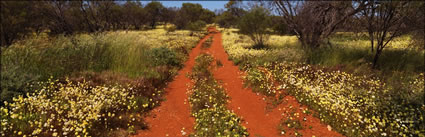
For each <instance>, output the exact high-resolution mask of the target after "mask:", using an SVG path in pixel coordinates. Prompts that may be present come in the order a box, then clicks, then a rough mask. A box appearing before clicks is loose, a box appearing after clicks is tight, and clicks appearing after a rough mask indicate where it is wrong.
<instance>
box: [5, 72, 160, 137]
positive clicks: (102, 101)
mask: <svg viewBox="0 0 425 137" xmlns="http://www.w3.org/2000/svg"><path fill="white" fill-rule="evenodd" d="M44 85H46V86H44V87H43V88H42V89H40V90H39V91H37V92H35V93H32V94H27V98H23V97H22V96H19V97H18V98H14V99H13V100H14V102H13V103H7V102H5V104H6V105H5V106H4V107H1V108H0V109H1V112H0V113H1V125H2V129H1V130H0V135H2V136H6V135H7V136H99V135H101V134H102V133H105V131H104V130H106V131H111V130H115V129H116V128H124V129H134V128H135V126H136V127H139V128H140V126H143V125H140V124H141V123H142V122H141V121H140V120H141V115H140V112H143V109H145V108H147V107H149V106H150V105H154V104H153V103H152V104H151V102H149V99H145V100H140V99H138V98H140V97H137V96H135V93H134V92H133V91H132V88H124V87H122V86H114V87H107V86H96V87H91V86H88V85H87V83H85V82H83V83H72V82H70V81H67V82H66V83H60V82H58V81H51V80H49V82H48V83H44Z"/></svg>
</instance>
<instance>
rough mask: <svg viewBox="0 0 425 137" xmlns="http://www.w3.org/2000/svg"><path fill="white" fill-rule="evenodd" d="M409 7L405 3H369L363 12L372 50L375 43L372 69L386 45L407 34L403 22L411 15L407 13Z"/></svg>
mask: <svg viewBox="0 0 425 137" xmlns="http://www.w3.org/2000/svg"><path fill="white" fill-rule="evenodd" d="M409 5H410V6H411V4H409V2H407V1H404V2H401V1H397V2H393V1H380V2H371V4H369V5H368V6H367V8H366V9H364V10H363V16H364V18H365V20H366V24H367V25H366V28H367V30H368V32H369V38H370V42H371V47H372V49H373V48H374V43H376V47H375V49H376V51H375V55H374V58H373V68H374V69H376V68H377V63H378V59H379V56H380V55H381V53H382V51H383V50H384V48H385V47H387V45H388V43H390V42H391V41H392V40H394V38H396V37H398V36H401V35H403V34H406V33H407V32H409V29H408V28H407V27H406V25H405V21H404V20H406V19H407V18H408V17H409V16H410V15H412V14H413V13H409V12H408V11H407V10H409Z"/></svg>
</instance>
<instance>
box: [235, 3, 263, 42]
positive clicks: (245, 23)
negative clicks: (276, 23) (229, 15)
mask: <svg viewBox="0 0 425 137" xmlns="http://www.w3.org/2000/svg"><path fill="white" fill-rule="evenodd" d="M270 24H271V18H270V12H269V11H268V10H267V9H265V8H263V7H261V6H255V7H253V8H251V10H250V11H248V13H246V14H245V15H244V16H242V18H241V19H240V21H239V24H238V28H239V29H240V32H241V33H243V34H246V35H248V36H249V37H250V38H251V39H252V40H253V41H254V43H255V45H254V47H255V48H263V47H264V43H265V42H266V41H267V39H268V37H269V35H268V32H267V27H269V26H270Z"/></svg>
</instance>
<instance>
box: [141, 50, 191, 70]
mask: <svg viewBox="0 0 425 137" xmlns="http://www.w3.org/2000/svg"><path fill="white" fill-rule="evenodd" d="M148 56H149V57H150V59H152V60H153V62H152V63H153V65H154V66H164V65H170V66H174V67H182V65H183V64H182V61H181V60H180V59H179V58H177V54H176V53H175V52H174V51H172V50H170V49H168V48H165V47H160V48H153V49H151V50H150V51H149V52H148Z"/></svg>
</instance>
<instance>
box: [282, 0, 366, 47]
mask: <svg viewBox="0 0 425 137" xmlns="http://www.w3.org/2000/svg"><path fill="white" fill-rule="evenodd" d="M274 5H275V7H276V9H277V12H278V14H279V15H280V16H281V17H282V18H283V21H284V23H285V24H287V25H288V27H289V28H290V29H291V30H293V31H294V32H295V33H296V35H297V37H298V39H299V40H300V41H301V44H302V46H303V47H309V48H310V49H314V48H317V47H319V46H320V45H321V43H323V42H324V40H326V39H327V38H328V37H329V35H331V34H333V33H334V31H335V29H336V28H337V26H338V25H340V24H341V23H343V22H344V21H345V20H346V19H347V18H349V17H351V16H353V15H354V14H356V13H358V12H360V11H361V10H362V9H364V8H365V6H366V2H365V1H361V2H357V3H354V4H353V2H351V1H334V2H330V1H289V0H275V1H274ZM328 43H329V41H328Z"/></svg>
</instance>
